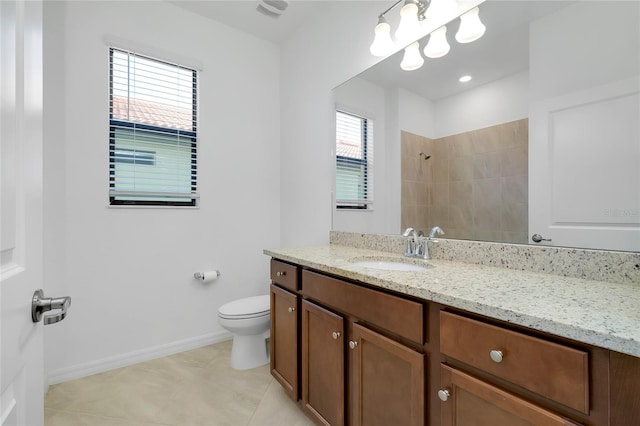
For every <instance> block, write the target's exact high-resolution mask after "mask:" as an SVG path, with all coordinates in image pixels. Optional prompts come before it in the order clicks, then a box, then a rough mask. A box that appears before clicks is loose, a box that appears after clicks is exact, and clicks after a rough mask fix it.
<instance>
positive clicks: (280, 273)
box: [276, 271, 287, 277]
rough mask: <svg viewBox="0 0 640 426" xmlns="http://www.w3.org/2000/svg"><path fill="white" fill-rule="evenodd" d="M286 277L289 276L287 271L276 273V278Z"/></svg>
mask: <svg viewBox="0 0 640 426" xmlns="http://www.w3.org/2000/svg"><path fill="white" fill-rule="evenodd" d="M285 275H287V273H286V272H285V271H278V272H276V277H284V276H285Z"/></svg>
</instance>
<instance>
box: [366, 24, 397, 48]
mask: <svg viewBox="0 0 640 426" xmlns="http://www.w3.org/2000/svg"><path fill="white" fill-rule="evenodd" d="M375 33H376V36H375V38H374V39H373V43H371V46H370V47H369V51H370V52H371V54H372V55H373V56H387V55H388V54H390V53H391V52H393V48H394V47H395V45H394V44H393V40H391V25H389V23H388V22H387V20H386V19H385V18H384V16H382V15H380V17H379V18H378V25H376V29H375Z"/></svg>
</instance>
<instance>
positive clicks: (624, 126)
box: [529, 77, 640, 251]
mask: <svg viewBox="0 0 640 426" xmlns="http://www.w3.org/2000/svg"><path fill="white" fill-rule="evenodd" d="M529 120H530V121H529V129H530V138H529V234H530V235H529V238H530V239H531V238H532V236H534V235H535V234H538V235H540V236H541V237H542V238H545V239H550V240H551V241H550V242H547V241H541V242H539V243H540V244H549V245H557V246H566V247H585V248H601V249H610V250H628V251H640V78H637V77H636V78H630V79H628V80H622V81H617V82H613V83H610V84H607V85H603V86H598V87H593V88H590V89H586V90H582V91H579V92H575V93H571V94H568V95H563V96H559V97H557V98H553V99H547V100H544V101H540V102H536V103H534V104H533V105H532V107H531V110H530V119H529ZM536 239H537V238H536Z"/></svg>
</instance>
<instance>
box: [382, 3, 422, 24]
mask: <svg viewBox="0 0 640 426" xmlns="http://www.w3.org/2000/svg"><path fill="white" fill-rule="evenodd" d="M405 1H406V0H398V1H397V2H395V3H394V4H392V5H391V6H390V7H389V8H388V9H387V10H385V11H384V12H382V13H381V14H380V15H378V18H383V17H384V15H386V14H387V13H389V12H390V11H391V10H393V9H394V8H395V7H396V6H397V5H399V4H400V3H404V2H405ZM412 1H413V3H415V4H416V6H418V19H419V20H420V21H422V20H423V19H424V17H425V12H426V11H427V8H428V7H429V4H430V3H431V0H412Z"/></svg>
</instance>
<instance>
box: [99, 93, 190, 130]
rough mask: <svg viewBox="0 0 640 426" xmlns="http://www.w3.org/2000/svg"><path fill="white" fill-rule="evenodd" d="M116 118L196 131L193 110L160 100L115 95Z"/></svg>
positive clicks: (114, 116) (113, 108) (113, 107)
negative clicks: (153, 100) (150, 100)
mask: <svg viewBox="0 0 640 426" xmlns="http://www.w3.org/2000/svg"><path fill="white" fill-rule="evenodd" d="M111 108H112V109H111V111H112V113H113V119H114V120H124V121H133V122H136V123H142V124H149V125H152V126H158V127H166V128H170V129H178V130H187V131H194V130H195V129H194V126H195V123H194V122H193V111H192V110H191V109H189V108H180V107H176V106H173V105H166V104H162V103H158V102H149V101H141V100H139V99H131V98H129V99H127V98H123V97H118V96H114V97H113V103H112V107H111Z"/></svg>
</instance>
